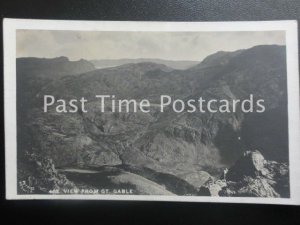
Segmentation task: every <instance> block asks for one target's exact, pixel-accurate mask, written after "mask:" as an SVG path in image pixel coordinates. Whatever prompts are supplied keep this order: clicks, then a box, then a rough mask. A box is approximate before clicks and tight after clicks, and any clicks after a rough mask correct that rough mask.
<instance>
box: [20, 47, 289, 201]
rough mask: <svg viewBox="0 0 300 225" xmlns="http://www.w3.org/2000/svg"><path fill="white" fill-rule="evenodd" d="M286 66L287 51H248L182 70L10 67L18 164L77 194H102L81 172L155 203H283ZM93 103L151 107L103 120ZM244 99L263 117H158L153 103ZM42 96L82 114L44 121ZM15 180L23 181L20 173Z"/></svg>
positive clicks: (36, 63)
mask: <svg viewBox="0 0 300 225" xmlns="http://www.w3.org/2000/svg"><path fill="white" fill-rule="evenodd" d="M285 57H286V56H285V47H284V46H275V45H265V46H255V47H253V48H250V49H244V50H239V51H235V52H217V53H215V54H213V55H211V56H208V57H207V58H206V59H204V60H203V61H202V62H201V63H198V64H196V65H193V66H191V67H187V68H185V69H180V70H179V69H175V68H170V67H168V66H167V65H164V64H162V63H163V61H160V63H154V62H144V61H143V62H141V63H130V64H123V65H119V66H115V67H110V68H103V69H96V68H95V67H94V66H93V65H92V64H91V63H90V62H88V61H85V60H79V61H75V62H70V61H69V60H68V59H67V58H65V57H60V58H56V59H37V58H22V59H17V85H18V93H17V99H18V100H17V117H18V121H17V122H18V131H17V132H18V157H20V159H22V160H26V157H25V156H24V155H26V154H25V153H26V152H29V153H30V154H35V155H38V156H39V157H45V158H47V159H51V160H52V161H51V163H53V165H55V167H56V168H59V171H58V173H62V174H65V175H66V178H67V179H68V180H70V183H74V185H75V186H78V185H83V186H91V187H95V186H97V187H99V188H101V182H96V183H89V182H88V180H86V179H85V178H84V177H86V176H87V174H85V173H84V172H82V171H86V169H88V170H89V171H90V170H92V171H94V172H95V171H96V174H97V175H95V174H94V175H93V176H95V180H98V181H100V180H101V181H103V183H102V184H106V185H108V186H110V185H117V186H120V188H122V185H123V186H124V185H125V184H126V185H127V186H128V188H132V187H135V188H134V189H135V190H137V193H146V191H145V188H144V187H145V186H144V185H150V186H151V187H152V190H153V193H156V194H179V195H190V194H193V195H225V196H257V197H288V196H289V187H288V183H289V181H288V179H289V178H288V175H287V174H288V138H287V137H288V136H287V135H288V132H287V131H288V128H287V90H286V64H285V62H286V60H285ZM19 87H20V88H19ZM99 94H101V95H115V96H118V98H120V99H136V100H137V101H139V100H141V99H149V100H150V102H151V105H150V112H149V113H144V112H141V111H137V112H130V113H126V112H111V111H109V110H108V111H106V112H103V113H101V104H100V102H99V101H95V100H94V99H95V98H94V96H95V95H99ZM250 94H252V95H253V96H254V98H256V99H264V104H265V107H266V111H265V112H264V113H248V114H247V113H244V112H243V111H242V110H240V109H239V108H238V109H237V110H236V112H234V113H233V112H232V113H221V112H217V113H210V112H206V113H201V112H195V113H187V112H186V111H183V112H180V113H175V112H174V111H173V110H168V108H166V109H165V110H164V112H163V113H162V112H160V110H159V108H158V107H157V103H158V101H159V96H160V95H169V96H172V97H174V98H179V99H182V100H183V101H185V100H187V99H198V98H199V97H200V96H202V97H203V98H205V99H208V100H209V99H226V100H228V101H232V100H234V99H245V98H247V97H249V95H250ZM44 95H52V96H54V97H55V98H64V99H66V100H68V99H72V98H80V97H85V98H87V99H88V103H87V105H86V110H87V112H81V111H78V112H77V113H58V112H56V111H55V110H49V111H48V112H47V113H44V112H43V104H42V103H43V96H44ZM110 105H111V102H107V106H106V108H109V107H110ZM249 149H258V150H259V151H251V152H245V151H246V150H249ZM66 168H72V169H74V170H72V171H73V172H72V173H71V172H67V171H66V170H65V169H66ZM224 168H229V169H228V173H227V174H226V176H225V177H224V179H220V176H221V175H222V174H223V173H224ZM18 170H20V171H27V170H28V168H27V167H26V163H20V164H19V165H18ZM79 170H81V172H78V171H79ZM68 171H70V170H68ZM74 171H75V172H74ZM76 171H77V172H76ZM149 171H152V173H149ZM20 174H28V173H26V172H23V173H20ZM149 174H152V175H149ZM24 176H25V175H24ZM24 176H23V177H22V176H21V177H19V179H20V180H26V179H27V178H26V177H24ZM162 177H163V178H164V179H162ZM72 179H73V180H72ZM80 180H85V182H86V183H85V184H82V182H80ZM218 180H220V181H218ZM126 185H125V186H126ZM176 185H177V186H176ZM210 186H214V191H211V190H212V188H208V187H210ZM139 191H140V192H139ZM212 193H213V194H212ZM147 194H151V193H148V192H147Z"/></svg>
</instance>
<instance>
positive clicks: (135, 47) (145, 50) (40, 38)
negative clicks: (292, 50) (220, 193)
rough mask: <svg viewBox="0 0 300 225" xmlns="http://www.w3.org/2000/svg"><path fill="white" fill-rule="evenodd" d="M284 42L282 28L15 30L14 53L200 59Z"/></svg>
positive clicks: (38, 55) (92, 57)
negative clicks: (200, 30)
mask: <svg viewBox="0 0 300 225" xmlns="http://www.w3.org/2000/svg"><path fill="white" fill-rule="evenodd" d="M265 44H267V45H270V44H277V45H285V33H284V32H283V31H257V32H256V31H255V32H253V31H251V32H236V31H234V32H228V31H227V32H127V31H126V32H119V31H117V32H115V31H52V30H18V31H17V57H40V58H54V57H59V56H66V57H68V58H69V59H70V60H79V59H86V60H93V59H122V58H132V59H135V58H159V59H167V60H193V61H201V60H203V59H204V58H205V57H206V56H208V55H210V54H213V53H215V52H217V51H235V50H238V49H247V48H251V47H253V46H255V45H265Z"/></svg>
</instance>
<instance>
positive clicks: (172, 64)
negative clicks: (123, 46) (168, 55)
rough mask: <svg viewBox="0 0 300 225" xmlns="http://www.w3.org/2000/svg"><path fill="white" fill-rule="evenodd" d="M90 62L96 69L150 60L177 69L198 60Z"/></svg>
mask: <svg viewBox="0 0 300 225" xmlns="http://www.w3.org/2000/svg"><path fill="white" fill-rule="evenodd" d="M90 62H91V63H93V64H94V66H95V67H96V68H98V69H101V68H107V67H115V66H120V65H124V64H130V63H143V62H152V63H157V64H164V65H166V66H168V67H171V68H173V69H177V70H184V69H188V68H190V67H192V66H194V65H196V64H198V63H199V61H188V60H183V61H181V60H180V61H177V60H164V59H147V58H141V59H101V60H91V61H90Z"/></svg>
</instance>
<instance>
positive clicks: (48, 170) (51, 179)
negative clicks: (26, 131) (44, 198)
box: [18, 153, 76, 194]
mask: <svg viewBox="0 0 300 225" xmlns="http://www.w3.org/2000/svg"><path fill="white" fill-rule="evenodd" d="M23 157H24V159H23V160H22V167H21V168H22V169H21V170H19V173H18V180H19V182H18V192H19V193H22V194H33V193H34V194H65V192H64V190H65V189H68V190H70V189H75V188H76V186H75V184H74V183H73V182H71V181H69V180H68V179H67V177H66V176H65V175H64V174H62V173H59V172H58V171H57V170H56V169H55V166H54V164H53V161H52V159H51V158H48V157H41V156H38V155H36V154H34V153H26V154H25V155H24V156H23ZM19 166H20V164H19Z"/></svg>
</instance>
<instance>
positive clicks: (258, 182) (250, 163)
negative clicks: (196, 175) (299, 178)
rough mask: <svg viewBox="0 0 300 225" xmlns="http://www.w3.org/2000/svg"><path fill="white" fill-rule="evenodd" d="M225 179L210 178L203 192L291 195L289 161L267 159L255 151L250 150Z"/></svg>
mask: <svg viewBox="0 0 300 225" xmlns="http://www.w3.org/2000/svg"><path fill="white" fill-rule="evenodd" d="M221 178H222V180H216V181H214V180H209V181H208V182H206V183H205V184H204V185H203V186H202V187H201V188H200V194H203V195H209V196H228V197H265V198H278V197H289V171H288V165H287V164H286V163H278V162H275V161H267V160H265V158H264V157H263V155H262V154H261V153H260V152H259V151H257V150H255V151H246V152H245V153H244V155H243V156H242V157H241V159H240V160H238V161H237V162H236V163H235V165H234V166H232V167H231V168H230V169H229V170H228V173H227V174H225V176H223V177H221Z"/></svg>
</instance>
